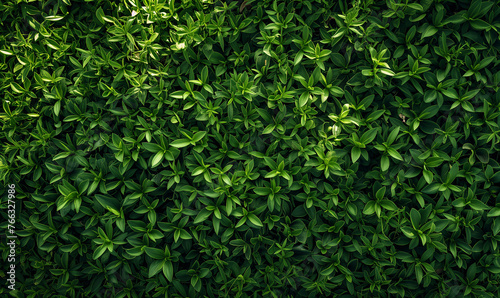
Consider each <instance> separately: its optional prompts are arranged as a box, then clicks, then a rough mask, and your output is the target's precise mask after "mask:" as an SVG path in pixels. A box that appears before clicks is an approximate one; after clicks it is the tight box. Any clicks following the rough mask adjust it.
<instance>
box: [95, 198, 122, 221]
mask: <svg viewBox="0 0 500 298" xmlns="http://www.w3.org/2000/svg"><path fill="white" fill-rule="evenodd" d="M95 198H96V200H97V202H99V204H101V205H102V206H103V207H104V208H106V209H107V210H109V211H111V212H112V213H113V214H115V215H116V216H120V208H121V205H120V202H119V201H118V200H117V199H116V198H113V197H111V196H109V195H101V194H96V195H95Z"/></svg>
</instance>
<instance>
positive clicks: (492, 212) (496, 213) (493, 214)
mask: <svg viewBox="0 0 500 298" xmlns="http://www.w3.org/2000/svg"><path fill="white" fill-rule="evenodd" d="M497 216H500V208H498V207H494V208H492V209H491V210H490V212H488V215H487V217H497Z"/></svg>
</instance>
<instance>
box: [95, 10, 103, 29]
mask: <svg viewBox="0 0 500 298" xmlns="http://www.w3.org/2000/svg"><path fill="white" fill-rule="evenodd" d="M95 15H96V17H97V20H99V22H100V23H101V24H103V25H104V19H103V17H104V11H103V10H102V7H99V8H98V9H97V10H96V12H95Z"/></svg>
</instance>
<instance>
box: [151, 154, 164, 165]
mask: <svg viewBox="0 0 500 298" xmlns="http://www.w3.org/2000/svg"><path fill="white" fill-rule="evenodd" d="M162 160H163V152H158V153H156V154H155V156H154V157H153V159H152V160H151V167H152V168H154V167H156V166H158V165H160V163H161V161H162Z"/></svg>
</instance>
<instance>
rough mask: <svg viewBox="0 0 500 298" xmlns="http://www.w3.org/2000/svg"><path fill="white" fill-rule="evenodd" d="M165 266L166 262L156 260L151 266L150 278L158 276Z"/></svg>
mask: <svg viewBox="0 0 500 298" xmlns="http://www.w3.org/2000/svg"><path fill="white" fill-rule="evenodd" d="M164 264H165V260H155V261H153V262H152V263H151V265H149V278H151V277H153V276H155V275H156V274H158V273H159V272H160V271H161V270H162V268H163V265H164Z"/></svg>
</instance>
